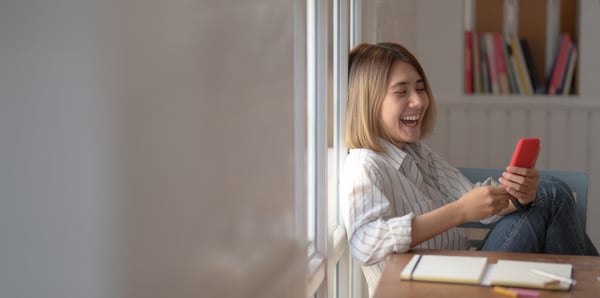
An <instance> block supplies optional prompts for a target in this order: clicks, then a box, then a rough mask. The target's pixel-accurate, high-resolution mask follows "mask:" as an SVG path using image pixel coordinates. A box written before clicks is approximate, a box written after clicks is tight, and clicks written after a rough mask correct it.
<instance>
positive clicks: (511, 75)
mask: <svg viewBox="0 0 600 298" xmlns="http://www.w3.org/2000/svg"><path fill="white" fill-rule="evenodd" d="M501 38H502V53H503V54H504V61H505V62H506V72H507V73H508V84H509V86H510V93H515V94H518V93H519V87H518V85H517V78H516V75H517V74H516V72H515V69H514V66H513V63H512V61H511V55H512V50H511V49H510V45H509V44H508V42H506V39H504V37H503V36H501Z"/></svg>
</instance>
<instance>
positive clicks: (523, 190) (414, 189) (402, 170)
mask: <svg viewBox="0 0 600 298" xmlns="http://www.w3.org/2000/svg"><path fill="white" fill-rule="evenodd" d="M348 79H349V81H348V88H349V90H348V91H349V92H348V105H347V114H346V116H347V117H346V132H345V134H346V135H345V137H346V146H347V148H348V149H349V154H348V156H347V157H346V161H345V164H344V168H343V171H342V176H341V181H340V183H341V184H340V189H341V202H342V214H343V217H344V223H345V226H346V229H347V232H348V239H349V243H350V250H351V252H352V255H353V257H354V258H355V259H356V260H357V261H358V262H360V263H361V264H362V265H363V273H364V276H365V278H366V280H367V283H368V285H369V292H370V294H371V295H372V294H373V290H374V288H375V286H376V284H377V282H378V280H379V277H380V275H381V272H382V271H383V268H384V265H385V261H386V259H387V257H388V256H389V255H390V254H391V253H403V252H406V251H408V250H410V249H411V248H413V247H417V248H437V249H467V237H466V236H465V235H464V234H463V233H462V232H461V231H460V230H459V229H457V228H456V227H457V226H458V225H460V224H462V223H464V222H467V221H477V220H480V221H482V222H490V223H491V222H497V224H496V225H495V227H494V229H492V231H491V232H490V234H489V236H488V237H487V239H486V241H485V243H484V244H483V247H482V248H481V249H482V250H495V251H515V252H535V253H553V254H588V255H598V252H597V250H596V248H595V247H594V246H593V244H592V243H591V241H590V240H589V238H588V237H587V235H586V234H585V232H583V231H582V230H581V227H580V226H579V221H578V220H577V214H576V211H575V203H574V199H573V197H572V192H571V191H570V190H569V188H568V186H567V185H566V184H565V183H564V182H562V181H560V180H558V179H556V178H553V177H540V175H539V173H538V171H537V170H536V169H535V168H533V169H527V168H519V167H508V168H507V169H506V171H505V172H504V173H503V175H502V177H500V178H499V179H498V182H499V183H496V182H495V181H492V180H491V179H488V180H486V182H485V183H483V184H478V185H476V186H474V185H473V184H472V183H471V182H470V181H469V180H468V179H467V178H466V177H464V176H463V175H462V174H461V173H460V172H459V171H458V170H457V169H456V168H455V167H453V166H451V165H450V164H448V163H447V162H446V161H444V160H443V159H442V158H441V157H440V156H438V155H437V154H435V153H434V152H433V151H432V150H431V149H430V148H429V147H428V146H427V145H425V144H424V143H421V140H422V139H423V138H424V137H425V136H426V135H427V134H428V133H429V132H431V130H432V128H433V124H434V118H435V112H436V110H435V101H434V99H433V96H432V93H431V89H430V86H429V83H428V81H427V78H426V76H425V73H424V71H423V69H422V67H421V65H420V64H419V62H418V61H417V59H416V58H415V57H414V56H413V55H412V54H411V53H410V52H409V51H408V50H407V49H405V48H404V47H402V46H400V45H398V44H393V43H380V44H376V45H371V44H361V45H358V46H357V47H355V48H354V49H353V50H352V51H351V53H350V59H349V78H348Z"/></svg>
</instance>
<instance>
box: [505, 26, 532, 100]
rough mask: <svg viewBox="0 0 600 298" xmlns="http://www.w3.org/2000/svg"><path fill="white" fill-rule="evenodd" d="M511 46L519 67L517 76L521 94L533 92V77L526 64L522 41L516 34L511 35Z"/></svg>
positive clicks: (516, 64)
mask: <svg viewBox="0 0 600 298" xmlns="http://www.w3.org/2000/svg"><path fill="white" fill-rule="evenodd" d="M510 46H511V47H512V49H513V55H514V57H515V66H516V69H517V77H518V79H519V81H520V85H519V86H520V87H521V94H525V95H529V94H532V93H533V87H532V85H531V77H530V76H529V70H528V69H527V65H526V64H525V57H524V55H523V50H522V49H521V43H520V41H519V39H518V38H517V37H516V36H512V37H510Z"/></svg>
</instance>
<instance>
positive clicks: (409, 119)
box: [402, 115, 420, 121]
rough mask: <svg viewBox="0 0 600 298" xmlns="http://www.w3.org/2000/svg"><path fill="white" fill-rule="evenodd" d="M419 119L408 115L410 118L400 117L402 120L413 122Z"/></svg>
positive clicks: (416, 116) (417, 116)
mask: <svg viewBox="0 0 600 298" xmlns="http://www.w3.org/2000/svg"><path fill="white" fill-rule="evenodd" d="M419 118H420V117H419V115H410V116H405V117H402V120H405V121H415V120H419Z"/></svg>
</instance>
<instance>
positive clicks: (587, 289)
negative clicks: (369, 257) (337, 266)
mask: <svg viewBox="0 0 600 298" xmlns="http://www.w3.org/2000/svg"><path fill="white" fill-rule="evenodd" d="M415 253H418V254H431V255H452V256H483V257H487V258H488V263H496V262H497V261H498V259H504V260H522V261H540V262H558V263H570V264H573V278H574V279H575V280H577V284H576V285H575V286H573V288H572V289H571V290H570V291H568V292H565V291H549V290H536V291H539V293H540V297H600V281H598V280H597V277H598V275H600V257H589V256H565V255H549V254H528V253H506V252H483V251H466V250H465V251H463V250H430V249H418V250H413V251H411V252H408V253H403V254H394V255H392V256H391V257H390V259H389V261H388V262H387V265H386V267H385V270H384V272H383V274H382V276H381V279H380V281H379V284H378V285H377V289H376V290H375V295H374V298H388V297H389V298H392V297H394V298H397V297H444V298H447V297H503V296H501V295H499V294H495V293H494V292H493V290H492V287H485V286H476V285H460V284H450V283H436V282H424V281H405V280H401V279H400V272H401V271H402V269H403V268H404V266H406V264H407V263H408V261H409V260H410V258H412V256H413V255H414V254H415Z"/></svg>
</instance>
